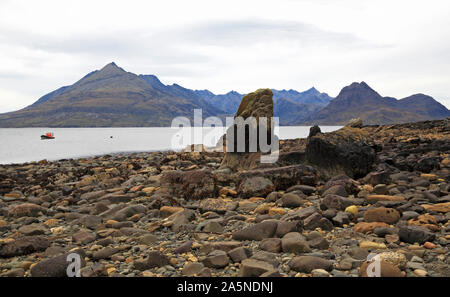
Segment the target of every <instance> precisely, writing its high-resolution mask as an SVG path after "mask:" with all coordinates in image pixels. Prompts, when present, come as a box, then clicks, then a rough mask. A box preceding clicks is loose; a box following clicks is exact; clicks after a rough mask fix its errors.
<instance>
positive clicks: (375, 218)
mask: <svg viewBox="0 0 450 297" xmlns="http://www.w3.org/2000/svg"><path fill="white" fill-rule="evenodd" d="M399 219H400V213H399V212H398V211H397V210H395V209H393V208H385V207H377V208H372V209H368V210H367V211H366V212H365V213H364V220H365V221H366V222H369V223H370V222H384V223H386V224H390V225H392V224H395V223H397V222H398V220H399Z"/></svg>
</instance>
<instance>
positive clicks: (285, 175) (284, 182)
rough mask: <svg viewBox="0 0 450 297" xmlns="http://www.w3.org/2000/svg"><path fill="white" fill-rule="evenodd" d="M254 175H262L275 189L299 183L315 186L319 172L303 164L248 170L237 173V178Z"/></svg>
mask: <svg viewBox="0 0 450 297" xmlns="http://www.w3.org/2000/svg"><path fill="white" fill-rule="evenodd" d="M254 176H262V177H265V178H267V179H270V180H271V181H272V183H273V184H274V186H275V188H276V190H277V191H278V190H285V189H288V188H290V187H292V186H295V185H299V184H303V185H308V186H315V185H316V184H317V182H318V181H319V172H318V171H317V169H315V168H314V167H312V166H308V165H303V164H297V165H291V166H284V167H276V168H264V169H254V170H248V171H244V172H241V173H239V174H238V176H237V180H238V181H242V180H244V179H246V178H248V177H254Z"/></svg>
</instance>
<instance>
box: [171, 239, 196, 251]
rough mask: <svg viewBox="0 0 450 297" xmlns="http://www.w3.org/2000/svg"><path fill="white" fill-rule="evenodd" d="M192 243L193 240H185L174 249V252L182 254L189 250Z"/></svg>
mask: <svg viewBox="0 0 450 297" xmlns="http://www.w3.org/2000/svg"><path fill="white" fill-rule="evenodd" d="M193 243H194V242H193V241H192V240H188V241H185V242H184V243H182V244H181V245H180V246H179V247H177V248H176V249H175V250H174V253H175V254H183V253H187V252H189V251H190V250H191V248H192V244H193Z"/></svg>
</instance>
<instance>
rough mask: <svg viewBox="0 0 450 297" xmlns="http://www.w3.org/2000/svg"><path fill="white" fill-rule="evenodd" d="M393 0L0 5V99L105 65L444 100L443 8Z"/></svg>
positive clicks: (192, 81) (248, 84)
mask: <svg viewBox="0 0 450 297" xmlns="http://www.w3.org/2000/svg"><path fill="white" fill-rule="evenodd" d="M400 2H403V1H399V2H395V3H392V2H388V1H385V0H380V1H377V2H376V3H374V2H370V1H363V0H345V1H339V4H337V3H336V1H328V0H320V1H317V0H315V1H312V0H307V1H290V0H280V1H277V2H276V4H274V2H273V1H266V0H259V1H250V0H249V1H244V2H243V1H234V0H229V1H227V2H223V3H218V2H216V1H214V3H213V1H202V0H192V1H170V2H169V1H151V2H150V1H135V0H129V1H127V2H123V1H103V0H99V1H95V2H92V1H89V2H88V1H84V2H83V1H81V2H80V1H69V0H68V1H65V2H64V3H62V2H60V1H51V0H42V1H39V3H37V2H36V3H35V2H29V1H20V0H14V1H7V0H3V1H1V2H0V86H1V88H0V105H2V106H16V107H17V108H20V107H23V106H24V105H28V104H31V103H33V102H34V101H35V100H37V98H39V97H41V96H42V95H44V94H46V93H48V92H50V91H52V90H55V89H57V88H59V87H61V86H63V85H68V84H72V83H74V82H75V81H77V80H78V79H80V78H81V77H82V76H84V75H85V74H87V73H88V72H90V71H92V70H95V69H100V68H101V67H102V66H104V65H105V64H107V63H109V62H111V61H115V62H116V63H117V64H118V65H119V66H121V67H122V68H124V69H125V70H127V71H131V72H134V73H137V74H155V75H157V76H158V77H159V78H160V79H161V80H162V81H163V82H164V83H178V84H180V85H183V86H186V87H189V88H195V89H205V88H207V89H210V90H212V91H214V92H216V93H225V92H228V91H229V90H232V89H233V90H237V91H239V92H241V93H246V92H249V91H252V90H253V89H255V88H258V87H263V86H267V87H273V88H280V89H282V88H286V89H291V88H292V89H297V90H306V89H308V88H310V87H311V86H315V87H317V88H318V89H319V90H321V91H324V92H327V93H329V94H330V95H333V96H335V95H337V93H338V92H339V90H340V89H341V88H342V87H344V86H345V85H348V84H350V83H351V82H353V81H361V80H364V81H367V82H368V83H369V84H370V85H371V86H373V87H374V88H375V89H377V91H379V92H380V93H382V94H385V95H390V96H395V97H398V98H401V97H406V96H408V95H410V94H412V93H417V92H424V93H428V94H430V95H432V96H434V97H436V99H438V100H444V99H446V98H445V97H444V96H445V94H448V85H449V84H450V70H449V69H450V67H449V66H450V55H449V54H448V49H449V48H450V40H449V39H448V38H447V36H448V34H450V29H448V28H450V19H449V18H448V12H449V11H450V6H449V4H448V2H446V1H436V2H435V3H433V5H432V6H431V5H429V4H426V3H425V4H424V3H423V2H420V1H415V0H411V1H408V2H404V3H407V4H408V5H407V7H408V9H407V15H405V5H404V3H400ZM87 5H88V6H87ZM387 7H389V9H387ZM424 8H426V9H424ZM381 16H382V18H381ZM19 97H20V98H21V99H20V100H18V99H17V98H19ZM24 98H28V100H25V99H24ZM6 102H7V103H6ZM446 104H447V106H449V107H450V104H449V102H447V103H446ZM8 108H9V107H8ZM2 111H5V110H4V109H3V108H2V107H0V112H2Z"/></svg>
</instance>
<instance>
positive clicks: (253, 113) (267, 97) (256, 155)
mask: <svg viewBox="0 0 450 297" xmlns="http://www.w3.org/2000/svg"><path fill="white" fill-rule="evenodd" d="M272 97H273V93H272V91H271V90H270V89H258V90H256V91H255V92H253V93H249V94H247V95H245V96H244V97H243V98H242V101H241V104H240V105H239V108H238V111H237V112H236V115H235V122H234V124H233V125H232V126H231V127H230V128H228V130H227V133H226V134H225V135H224V136H223V137H222V139H221V141H219V144H218V145H219V146H224V144H225V146H226V151H227V153H226V154H225V157H224V158H223V160H222V164H221V165H222V166H224V167H225V166H226V167H229V168H231V169H233V170H239V169H252V168H256V167H259V166H260V165H261V164H260V156H261V148H260V145H259V130H260V129H262V128H264V129H266V131H267V143H271V141H278V138H277V137H276V136H275V135H274V134H273V131H272V129H271V125H272V123H271V121H272V117H273V100H272ZM237 117H241V118H242V119H243V120H247V119H249V118H250V117H253V118H255V119H256V122H255V123H254V124H255V125H256V126H254V125H249V126H247V127H246V128H245V149H244V152H238V146H237V122H236V118H237ZM262 117H265V118H266V119H267V121H266V122H264V121H262V120H260V118H262ZM233 130H234V138H233V139H231V140H232V141H228V142H227V140H225V141H224V139H226V137H227V135H230V133H232V132H233ZM250 133H255V135H256V139H257V145H256V151H253V152H252V151H251V146H250V141H249V139H250ZM229 137H231V136H229Z"/></svg>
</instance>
